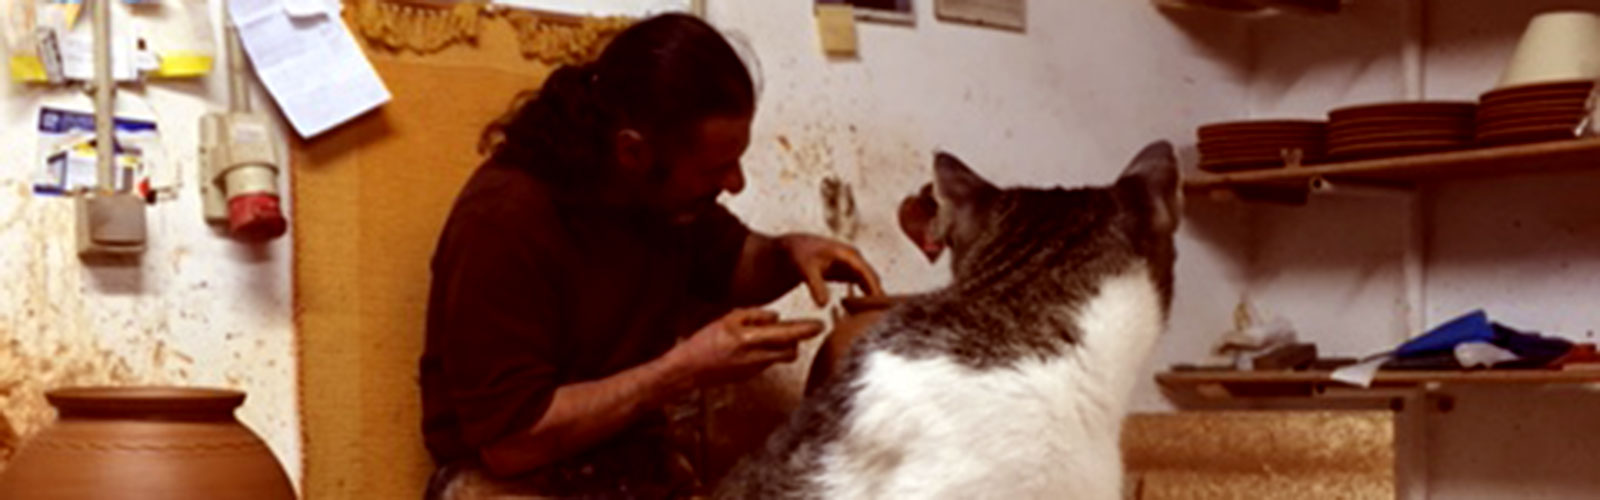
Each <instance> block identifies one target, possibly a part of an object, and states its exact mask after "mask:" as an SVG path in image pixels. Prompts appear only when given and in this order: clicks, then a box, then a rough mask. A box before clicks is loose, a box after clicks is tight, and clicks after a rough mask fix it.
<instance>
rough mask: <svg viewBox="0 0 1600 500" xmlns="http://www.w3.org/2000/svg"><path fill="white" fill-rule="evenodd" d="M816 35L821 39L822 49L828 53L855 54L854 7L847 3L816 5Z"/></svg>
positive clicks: (839, 54) (838, 54)
mask: <svg viewBox="0 0 1600 500" xmlns="http://www.w3.org/2000/svg"><path fill="white" fill-rule="evenodd" d="M817 35H818V36H819V37H820V38H821V39H822V51H823V52H826V53H827V54H828V55H835V56H850V55H855V53H856V13H855V9H854V8H853V7H851V6H850V5H849V4H822V5H818V6H817Z"/></svg>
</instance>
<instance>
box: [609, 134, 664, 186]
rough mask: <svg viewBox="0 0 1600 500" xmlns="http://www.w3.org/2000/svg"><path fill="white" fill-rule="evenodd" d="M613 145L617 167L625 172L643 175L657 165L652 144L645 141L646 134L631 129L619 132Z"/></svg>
mask: <svg viewBox="0 0 1600 500" xmlns="http://www.w3.org/2000/svg"><path fill="white" fill-rule="evenodd" d="M612 145H613V147H612V153H613V154H614V155H616V160H617V166H619V167H621V168H622V170H623V171H624V172H628V173H630V174H632V175H641V174H643V173H645V172H648V171H649V170H650V168H652V166H654V165H655V152H654V151H653V150H651V148H650V143H649V142H648V141H645V139H644V134H640V133H639V131H637V130H634V129H631V128H624V129H622V130H618V131H617V135H616V137H615V138H614V140H612Z"/></svg>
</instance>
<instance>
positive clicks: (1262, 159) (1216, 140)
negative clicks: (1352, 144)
mask: <svg viewBox="0 0 1600 500" xmlns="http://www.w3.org/2000/svg"><path fill="white" fill-rule="evenodd" d="M1325 126H1326V123H1324V122H1320V121H1309V120H1246V121H1237V122H1223V123H1212V124H1209V125H1204V126H1201V127H1200V130H1199V135H1200V169H1201V170H1205V171H1207V172H1226V171H1232V170H1249V169H1257V168H1272V167H1281V166H1283V165H1284V164H1285V162H1286V160H1287V159H1288V158H1289V157H1290V156H1292V155H1294V154H1299V155H1300V161H1301V162H1302V163H1314V162H1316V161H1317V160H1320V159H1321V158H1322V140H1323V135H1324V133H1325V130H1324V129H1325ZM1296 151H1298V153H1296Z"/></svg>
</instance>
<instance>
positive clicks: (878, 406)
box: [715, 141, 1180, 500]
mask: <svg viewBox="0 0 1600 500" xmlns="http://www.w3.org/2000/svg"><path fill="white" fill-rule="evenodd" d="M933 167H934V168H933V170H934V174H935V175H934V177H935V180H934V182H933V183H931V184H930V185H929V186H926V187H924V188H923V189H922V191H921V192H920V193H919V194H915V195H912V196H910V197H908V198H907V199H906V201H905V202H904V203H903V204H902V210H901V215H902V224H901V226H902V229H903V230H904V231H905V232H906V233H907V236H909V237H910V238H911V239H912V240H913V241H914V242H915V243H916V244H917V245H918V246H919V248H921V249H922V250H923V251H924V252H926V253H927V255H928V257H929V259H930V260H932V259H937V258H938V256H939V255H940V254H941V253H943V252H944V250H945V249H946V248H948V249H949V250H950V252H951V270H952V275H953V280H952V283H951V284H950V285H948V286H947V287H945V288H943V289H940V290H937V291H934V292H930V293H926V294H923V295H919V296H915V297H913V298H911V299H910V300H908V301H906V302H904V303H901V304H900V305H897V306H895V308H894V309H892V310H890V311H889V313H888V314H887V315H886V316H885V317H884V319H883V320H882V321H881V322H879V323H878V324H877V325H875V326H874V327H873V328H871V329H870V330H868V331H867V332H866V333H865V334H863V335H862V337H861V338H860V339H859V340H858V341H857V342H856V343H855V345H854V346H852V347H851V348H850V351H849V353H848V354H847V355H846V357H845V359H844V360H842V362H841V363H842V364H841V366H840V368H838V372H837V373H836V374H835V375H834V376H833V377H832V378H830V379H829V380H827V381H826V382H824V383H823V385H821V386H820V388H819V389H818V390H817V392H816V393H814V394H812V395H811V396H810V397H808V398H807V399H806V401H805V402H804V403H803V404H802V405H801V406H800V408H798V409H797V410H795V412H794V413H793V414H792V415H791V417H790V419H789V421H788V422H787V423H786V424H785V425H784V426H781V427H780V428H779V429H778V430H777V431H775V432H774V433H773V434H772V435H771V436H770V438H769V440H768V441H767V443H766V446H765V448H763V449H761V450H759V451H757V452H755V453H754V454H753V455H752V456H750V457H748V458H747V459H746V460H744V461H743V462H741V463H740V464H738V465H737V466H736V467H735V468H734V470H733V471H732V472H731V473H730V474H729V475H728V477H727V479H726V480H724V481H722V482H721V484H719V485H718V489H717V491H716V494H715V498H719V499H758V498H759V499H819V498H826V499H867V498H884V499H924V498H950V499H968V498H1001V499H1026V498H1076V499H1097V500H1098V499H1114V498H1119V497H1121V495H1122V485H1121V478H1122V459H1121V453H1120V451H1119V448H1118V436H1119V433H1120V429H1121V423H1122V418H1123V415H1124V413H1125V412H1126V406H1127V402H1128V399H1129V398H1130V394H1131V392H1132V390H1133V385H1134V382H1135V378H1136V377H1137V376H1138V371H1139V369H1140V367H1141V365H1142V364H1143V361H1144V358H1145V356H1146V355H1147V354H1148V353H1149V351H1150V349H1151V347H1152V345H1153V344H1154V342H1155V339H1156V337H1157V336H1158V335H1159V334H1160V333H1161V331H1162V330H1164V329H1165V324H1166V315H1167V311H1168V309H1169V307H1170V304H1171V301H1172V266H1173V261H1174V259H1175V258H1176V256H1177V255H1176V251H1175V249H1174V248H1173V243H1172V238H1173V233H1174V232H1175V231H1176V229H1177V225H1178V212H1179V203H1180V200H1179V192H1178V172H1177V162H1176V159H1175V158H1174V156H1173V152H1172V146H1171V145H1170V144H1168V143H1166V142H1165V141H1162V142H1156V143H1152V144H1150V145H1149V146H1147V147H1145V148H1144V150H1142V151H1141V152H1140V153H1139V154H1138V155H1137V156H1136V157H1135V158H1134V159H1133V161H1132V163H1131V164H1130V165H1129V166H1128V167H1127V168H1126V170H1125V171H1124V172H1123V173H1122V175H1121V176H1120V177H1119V178H1118V179H1117V181H1116V182H1115V183H1114V184H1112V185H1110V186H1105V187H1092V188H1077V189H1061V188H1056V189H1031V188H1010V189H1001V188H997V187H995V186H994V185H993V184H990V183H989V182H988V181H986V180H984V179H983V178H982V177H980V176H978V174H976V173H974V172H973V171H972V169H971V168H969V167H968V166H966V165H965V164H964V163H962V162H961V160H959V159H957V158H956V157H955V156H952V155H949V154H946V153H939V154H937V155H936V158H935V159H934V164H933Z"/></svg>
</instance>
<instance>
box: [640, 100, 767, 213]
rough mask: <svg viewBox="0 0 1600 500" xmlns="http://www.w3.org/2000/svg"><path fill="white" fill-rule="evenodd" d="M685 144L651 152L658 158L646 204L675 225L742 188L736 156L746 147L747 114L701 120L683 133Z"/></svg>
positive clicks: (742, 170) (740, 167)
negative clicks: (648, 203) (693, 128)
mask: <svg viewBox="0 0 1600 500" xmlns="http://www.w3.org/2000/svg"><path fill="white" fill-rule="evenodd" d="M686 135H687V136H688V137H690V138H691V139H690V140H691V141H692V142H691V143H690V144H684V145H666V147H660V148H656V150H657V151H659V152H663V153H666V154H663V155H661V156H660V157H658V158H660V163H659V165H657V168H658V169H660V170H657V172H661V173H657V174H656V175H659V176H663V177H658V178H656V179H655V182H651V184H653V185H654V189H651V190H650V191H652V192H651V193H649V194H648V195H647V198H649V201H650V205H652V206H653V207H654V208H656V209H658V210H661V211H663V213H666V214H667V215H668V217H669V218H670V220H671V221H672V222H673V223H675V224H684V223H689V222H692V221H694V220H695V219H696V218H698V217H700V216H701V215H704V214H705V213H707V212H708V211H710V210H711V209H713V208H715V207H716V205H717V196H718V195H721V194H722V193H723V192H727V193H730V194H738V193H739V192H740V191H743V190H744V169H743V166H742V165H740V162H739V158H740V157H742V156H744V150H745V148H746V147H748V146H749V145H750V117H749V116H739V117H734V116H719V117H711V118H708V119H706V120H702V121H701V122H700V124H699V126H698V127H697V130H693V131H690V133H689V134H686Z"/></svg>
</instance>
